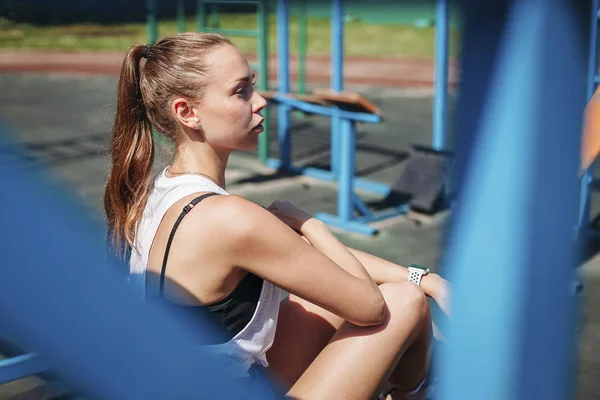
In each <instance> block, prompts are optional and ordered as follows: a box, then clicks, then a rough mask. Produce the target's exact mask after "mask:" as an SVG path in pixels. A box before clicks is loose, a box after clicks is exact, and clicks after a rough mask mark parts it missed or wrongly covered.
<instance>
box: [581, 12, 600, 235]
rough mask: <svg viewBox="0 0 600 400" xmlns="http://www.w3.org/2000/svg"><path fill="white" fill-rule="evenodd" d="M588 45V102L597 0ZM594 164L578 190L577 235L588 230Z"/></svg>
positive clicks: (591, 92)
mask: <svg viewBox="0 0 600 400" xmlns="http://www.w3.org/2000/svg"><path fill="white" fill-rule="evenodd" d="M591 3H592V4H591V7H592V8H591V13H590V14H591V21H590V43H589V45H590V46H589V59H588V75H587V76H588V78H587V100H588V101H589V100H590V99H591V98H592V96H593V95H594V92H595V91H596V86H597V84H596V77H597V76H598V0H592V1H591ZM593 166H594V163H592V165H591V166H590V167H589V168H588V170H587V171H586V172H585V173H584V175H583V176H582V178H581V182H580V188H579V193H580V194H579V218H578V220H577V225H578V234H581V233H582V231H584V230H585V229H587V228H588V225H589V220H590V204H589V203H590V182H591V181H592V179H593V175H592V171H593V170H594V168H593Z"/></svg>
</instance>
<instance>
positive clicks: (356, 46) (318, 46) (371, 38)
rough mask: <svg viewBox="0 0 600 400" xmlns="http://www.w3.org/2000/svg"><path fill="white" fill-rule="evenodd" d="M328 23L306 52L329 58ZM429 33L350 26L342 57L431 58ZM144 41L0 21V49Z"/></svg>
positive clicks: (223, 22) (98, 28)
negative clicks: (324, 55)
mask: <svg viewBox="0 0 600 400" xmlns="http://www.w3.org/2000/svg"><path fill="white" fill-rule="evenodd" d="M219 17H220V27H221V28H226V29H255V28H256V17H255V15H254V14H225V15H220V16H219ZM186 28H187V30H193V29H195V23H194V19H193V18H189V19H188V20H187V23H186ZM290 29H291V32H290V36H291V49H290V50H291V52H292V53H295V52H296V51H297V30H298V25H297V24H296V20H295V19H294V18H291V22H290ZM330 29H331V27H330V21H329V19H325V18H309V20H308V37H307V53H308V54H309V55H310V54H315V55H316V54H329V51H330V35H331V33H330ZM176 30H177V29H176V24H175V21H174V20H171V21H161V22H160V24H159V36H163V35H166V34H169V33H175V32H176ZM434 35H435V30H434V28H417V27H414V26H411V25H375V24H370V23H366V22H361V21H349V22H347V23H346V27H345V54H346V55H363V56H432V55H433V52H434ZM231 39H232V40H233V41H234V43H235V44H236V45H237V46H239V47H240V48H241V49H242V50H243V51H244V52H248V53H254V52H255V51H256V44H257V41H256V40H255V39H253V38H241V37H232V38H231ZM457 39H458V32H457V31H456V30H453V31H452V33H451V40H450V49H451V54H452V55H455V54H456V44H457ZM146 42H147V30H146V25H145V24H122V25H92V24H76V25H55V26H35V25H28V24H16V23H13V22H11V21H9V20H6V19H0V48H12V49H15V48H20V49H62V50H125V49H127V48H128V47H129V46H131V45H133V44H144V43H146ZM276 46H277V36H276V23H275V16H274V15H271V16H270V18H269V51H270V52H271V54H274V53H275V52H276Z"/></svg>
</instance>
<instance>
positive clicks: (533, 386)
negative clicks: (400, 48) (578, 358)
mask: <svg viewBox="0 0 600 400" xmlns="http://www.w3.org/2000/svg"><path fill="white" fill-rule="evenodd" d="M473 12H474V11H472V10H471V11H469V10H468V9H467V10H466V13H467V18H466V21H467V24H468V23H470V20H472V19H473V18H480V19H481V18H488V19H489V21H488V22H489V23H488V24H485V23H482V26H485V25H494V22H495V21H497V20H498V19H501V18H506V20H504V21H503V26H504V29H503V35H502V38H501V43H500V46H499V52H498V56H497V58H496V63H495V68H493V69H492V70H490V73H491V74H492V79H491V80H490V82H491V83H490V88H489V91H488V92H487V93H488V95H487V96H486V97H484V98H483V99H484V102H485V104H484V105H483V108H482V110H483V111H482V112H481V114H480V115H478V116H475V117H474V118H478V124H477V128H476V129H477V130H479V132H478V133H479V134H478V135H477V138H478V140H477V141H475V142H473V147H472V148H471V151H469V152H468V157H469V158H470V159H471V162H470V163H469V169H468V170H466V171H465V173H464V174H463V177H464V186H463V188H462V190H461V192H460V198H459V200H458V201H457V205H456V209H455V215H456V218H455V219H454V220H453V221H452V222H453V225H452V226H451V227H450V229H449V232H448V238H449V242H448V248H447V249H446V252H445V254H446V258H445V260H444V270H445V271H447V273H448V276H449V278H450V280H451V281H452V282H453V296H454V297H453V315H452V322H451V323H450V324H449V325H448V326H447V327H446V328H447V332H446V333H447V337H448V343H447V344H448V346H447V348H445V350H444V353H443V354H442V356H441V357H440V358H439V360H438V362H439V364H438V365H439V366H440V368H441V371H440V372H441V374H440V386H439V389H440V390H439V393H437V394H438V395H439V397H437V398H439V399H441V400H458V399H461V400H480V399H486V400H505V399H514V400H530V399H545V400H566V399H568V398H572V393H571V389H572V381H573V361H574V357H573V354H572V348H573V347H572V345H573V343H574V335H573V321H574V318H573V311H574V310H573V298H572V296H571V294H570V291H569V286H570V284H571V282H572V273H573V267H574V265H575V252H574V243H573V240H572V226H573V224H574V223H575V215H576V213H575V210H576V209H577V201H576V200H577V199H576V197H577V196H576V194H577V191H576V187H577V171H578V158H579V156H578V155H579V137H578V135H577V134H574V133H575V132H581V125H582V121H581V113H582V111H583V108H584V105H585V104H584V100H585V96H584V93H585V77H586V75H585V68H586V62H585V58H586V56H585V55H584V54H583V51H581V50H582V49H581V48H580V47H581V46H577V45H573V43H581V42H583V40H585V39H584V38H583V37H582V34H581V32H580V29H579V27H580V26H581V25H582V24H583V23H584V21H583V12H581V10H580V9H578V6H577V5H574V6H573V5H572V3H571V1H570V0H547V1H542V0H515V1H514V2H512V3H511V4H510V6H509V12H508V15H507V16H506V17H503V16H501V15H500V14H485V13H483V14H482V15H473V14H471V15H470V17H469V13H473ZM482 37H484V38H485V40H478V41H475V42H471V43H476V44H477V47H476V48H471V49H468V48H463V52H464V54H465V58H464V59H463V60H462V61H461V64H463V65H465V68H467V67H468V66H469V65H470V64H472V63H475V64H477V58H479V57H480V54H479V53H480V52H479V51H478V50H484V48H486V47H488V46H489V45H490V43H491V42H492V41H493V40H495V39H494V38H493V37H491V36H487V37H486V35H482ZM548 43H551V44H552V45H551V46H550V45H548ZM484 52H485V50H484ZM556 60H562V62H560V63H557V62H555V61H556ZM465 79H467V80H468V79H469V75H465ZM549 81H552V85H548V84H547V83H548V82H549ZM482 90H486V88H485V87H478V86H477V85H475V86H471V87H470V91H467V92H461V100H460V103H459V107H460V106H461V105H462V104H463V102H467V100H468V99H469V98H471V97H473V96H475V97H476V98H477V97H479V96H477V95H478V92H479V91H482ZM460 128H461V127H460V126H459V129H458V132H459V134H460V132H461V129H460ZM548 138H552V140H548Z"/></svg>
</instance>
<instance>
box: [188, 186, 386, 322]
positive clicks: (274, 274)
mask: <svg viewBox="0 0 600 400" xmlns="http://www.w3.org/2000/svg"><path fill="white" fill-rule="evenodd" d="M216 197H222V198H220V199H215V200H214V201H213V203H215V202H216V203H218V204H215V207H214V208H213V212H212V215H211V218H210V219H211V220H213V221H212V223H211V224H210V225H211V227H210V228H211V232H212V237H214V238H215V242H214V246H218V254H219V256H220V257H223V258H224V260H222V261H225V262H226V263H227V264H228V265H233V266H238V267H239V268H242V269H245V270H247V271H250V272H252V273H254V274H256V275H258V276H261V277H262V278H264V279H265V280H267V281H269V282H271V283H273V284H274V285H276V286H278V287H280V288H282V289H284V290H286V291H288V292H290V293H293V294H295V295H297V296H299V297H301V298H304V299H306V300H307V301H309V302H311V303H314V304H316V305H318V306H320V307H322V308H324V309H326V310H328V311H330V312H332V313H334V314H336V315H338V316H340V317H341V318H343V319H345V320H346V321H349V322H351V323H354V324H356V325H362V326H366V325H378V324H380V323H382V322H383V320H384V319H385V312H386V311H385V309H386V308H385V300H384V299H383V296H382V294H381V292H380V291H379V288H378V287H377V285H376V284H375V283H374V282H373V280H372V279H370V277H369V276H368V274H367V273H366V272H361V269H360V268H359V266H360V263H359V262H358V261H356V259H355V258H354V257H353V256H352V255H351V253H350V252H347V253H348V255H349V256H346V257H345V256H342V257H336V258H337V262H339V263H340V264H341V265H340V264H337V263H336V262H334V261H333V260H332V259H331V258H329V257H328V256H326V255H324V254H323V253H321V252H320V251H319V250H317V249H315V248H314V247H313V246H311V245H310V244H309V243H306V242H305V241H304V240H303V239H302V238H301V237H300V236H299V235H298V234H297V233H296V232H294V231H293V230H292V229H290V227H289V226H287V225H286V224H284V223H283V222H282V221H281V220H279V219H278V218H277V217H276V216H275V215H273V214H272V213H271V212H269V211H267V210H265V209H264V208H262V207H260V206H257V205H256V204H253V203H251V202H249V201H247V200H244V199H242V198H240V197H237V196H216ZM193 214H194V213H190V217H191V216H192V215H193ZM194 218H202V215H201V213H197V215H196V216H195V217H194ZM187 222H188V223H191V224H194V221H191V222H190V221H187ZM196 222H197V223H198V226H201V225H202V224H204V229H206V228H207V226H206V225H207V222H208V221H207V220H206V219H204V220H202V219H198V221H196ZM192 226H193V225H192ZM307 228H308V226H307ZM308 231H310V232H311V233H316V232H318V229H316V225H315V229H311V228H308ZM309 234H310V233H309ZM217 238H218V239H217ZM214 250H216V249H215V248H214V247H213V251H214ZM363 271H364V269H363Z"/></svg>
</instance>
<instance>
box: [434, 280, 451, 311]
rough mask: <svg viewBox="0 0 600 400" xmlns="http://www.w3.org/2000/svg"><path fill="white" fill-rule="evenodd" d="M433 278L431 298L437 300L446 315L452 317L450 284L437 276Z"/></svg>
mask: <svg viewBox="0 0 600 400" xmlns="http://www.w3.org/2000/svg"><path fill="white" fill-rule="evenodd" d="M432 278H434V281H433V287H432V290H431V294H430V296H431V297H432V298H433V299H434V300H435V302H436V303H437V305H438V306H439V307H440V309H441V310H442V311H443V312H444V314H446V316H448V317H450V291H451V286H450V283H449V282H448V281H447V280H445V279H444V278H442V277H441V276H439V275H437V274H435V275H434V276H432Z"/></svg>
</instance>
